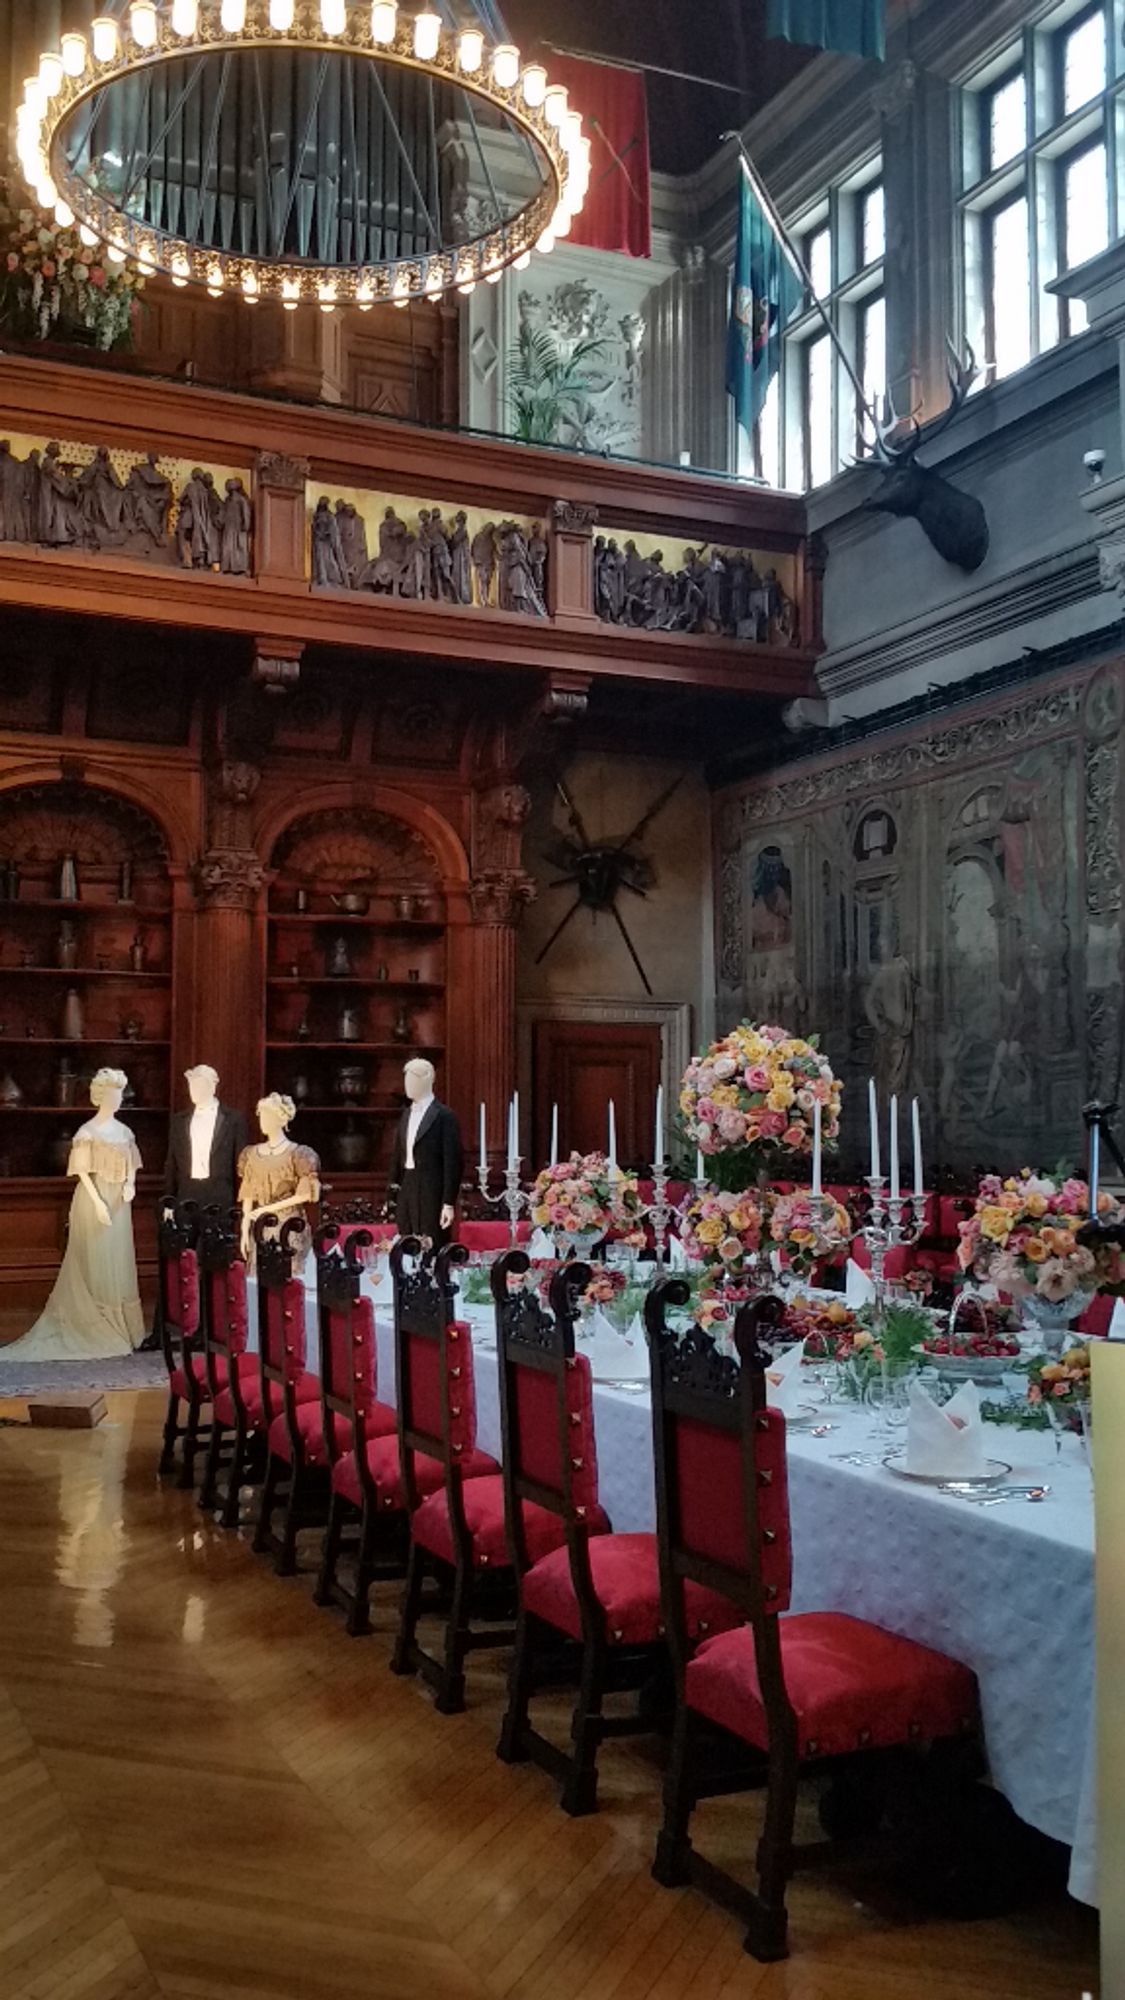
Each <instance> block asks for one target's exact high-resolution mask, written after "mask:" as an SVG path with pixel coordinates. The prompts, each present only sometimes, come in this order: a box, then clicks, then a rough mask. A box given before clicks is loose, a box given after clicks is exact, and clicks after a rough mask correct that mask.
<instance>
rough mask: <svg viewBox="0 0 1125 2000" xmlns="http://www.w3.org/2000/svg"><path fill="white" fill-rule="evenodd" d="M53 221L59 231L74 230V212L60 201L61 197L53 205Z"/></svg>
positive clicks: (65, 203) (66, 203)
mask: <svg viewBox="0 0 1125 2000" xmlns="http://www.w3.org/2000/svg"><path fill="white" fill-rule="evenodd" d="M55 221H56V222H57V223H58V225H59V228H60V229H73V228H74V210H73V209H72V208H71V207H70V205H69V203H68V202H65V201H64V200H63V199H62V196H61V195H60V197H59V199H58V201H57V202H56V203H55Z"/></svg>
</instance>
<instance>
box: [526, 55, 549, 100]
mask: <svg viewBox="0 0 1125 2000" xmlns="http://www.w3.org/2000/svg"><path fill="white" fill-rule="evenodd" d="M522 86H523V101H524V103H525V104H526V105H527V108H528V110H529V111H537V110H538V109H539V106H540V105H541V104H542V102H543V100H544V98H545V97H546V95H547V72H546V70H545V69H544V67H543V65H542V63H528V65H527V68H526V69H525V70H524V73H523V77H522Z"/></svg>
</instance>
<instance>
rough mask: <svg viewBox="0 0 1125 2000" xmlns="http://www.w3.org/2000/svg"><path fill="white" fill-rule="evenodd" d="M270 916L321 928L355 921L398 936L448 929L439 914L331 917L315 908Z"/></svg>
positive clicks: (438, 934)
mask: <svg viewBox="0 0 1125 2000" xmlns="http://www.w3.org/2000/svg"><path fill="white" fill-rule="evenodd" d="M269 917H270V922H271V924H286V925H289V924H313V925H316V926H317V928H318V929H320V930H324V929H331V930H339V929H340V927H341V925H352V926H360V927H362V928H363V929H365V930H369V931H379V932H381V933H382V934H383V935H387V934H388V933H389V934H391V935H393V936H396V937H397V936H402V937H418V936H423V937H427V936H428V937H441V936H442V935H443V934H444V931H445V925H444V923H443V922H442V920H441V919H440V917H378V916H374V917H371V916H369V917H356V916H344V915H343V914H342V913H341V915H339V916H336V917H332V916H322V915H320V914H319V913H317V912H314V911H312V910H271V911H270V913H269Z"/></svg>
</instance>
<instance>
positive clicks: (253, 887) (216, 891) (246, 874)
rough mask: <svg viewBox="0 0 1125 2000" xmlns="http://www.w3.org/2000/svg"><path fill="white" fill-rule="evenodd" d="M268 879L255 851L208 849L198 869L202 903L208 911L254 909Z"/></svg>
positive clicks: (251, 849)
mask: <svg viewBox="0 0 1125 2000" xmlns="http://www.w3.org/2000/svg"><path fill="white" fill-rule="evenodd" d="M265 880H266V871H265V868H264V867H263V865H262V863H261V861H260V860H259V858H258V856H257V855H256V854H255V852H254V850H253V848H246V847H211V848H208V850H207V852H206V854H204V855H203V856H202V857H201V859H200V861H199V864H198V866H197V868H196V884H197V887H198V890H199V900H200V902H201V903H202V904H203V906H204V908H205V909H212V910H252V909H253V908H254V905H255V903H256V902H257V899H258V897H259V896H260V894H261V892H262V889H263V887H264V885H265Z"/></svg>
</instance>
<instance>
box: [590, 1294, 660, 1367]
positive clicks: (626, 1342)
mask: <svg viewBox="0 0 1125 2000" xmlns="http://www.w3.org/2000/svg"><path fill="white" fill-rule="evenodd" d="M637 1325H638V1322H637V1321H636V1320H634V1323H633V1325H632V1326H630V1328H629V1329H628V1332H626V1333H619V1332H618V1330H617V1328H616V1327H615V1326H614V1325H613V1323H612V1322H611V1321H610V1320H609V1319H607V1318H606V1315H605V1313H604V1312H603V1311H602V1309H601V1307H600V1306H598V1307H597V1308H596V1309H595V1311H594V1312H593V1313H592V1314H591V1316H590V1321H589V1325H588V1326H587V1327H586V1328H585V1329H584V1330H583V1333H582V1336H581V1341H582V1344H581V1350H580V1351H581V1352H582V1353H583V1354H586V1355H588V1356H589V1360H590V1372H591V1374H592V1375H593V1377H594V1380H595V1382H643V1381H645V1380H647V1378H648V1349H647V1347H646V1346H645V1341H644V1336H643V1334H642V1335H641V1336H640V1338H639V1339H638V1338H637V1337H636V1327H637Z"/></svg>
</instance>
